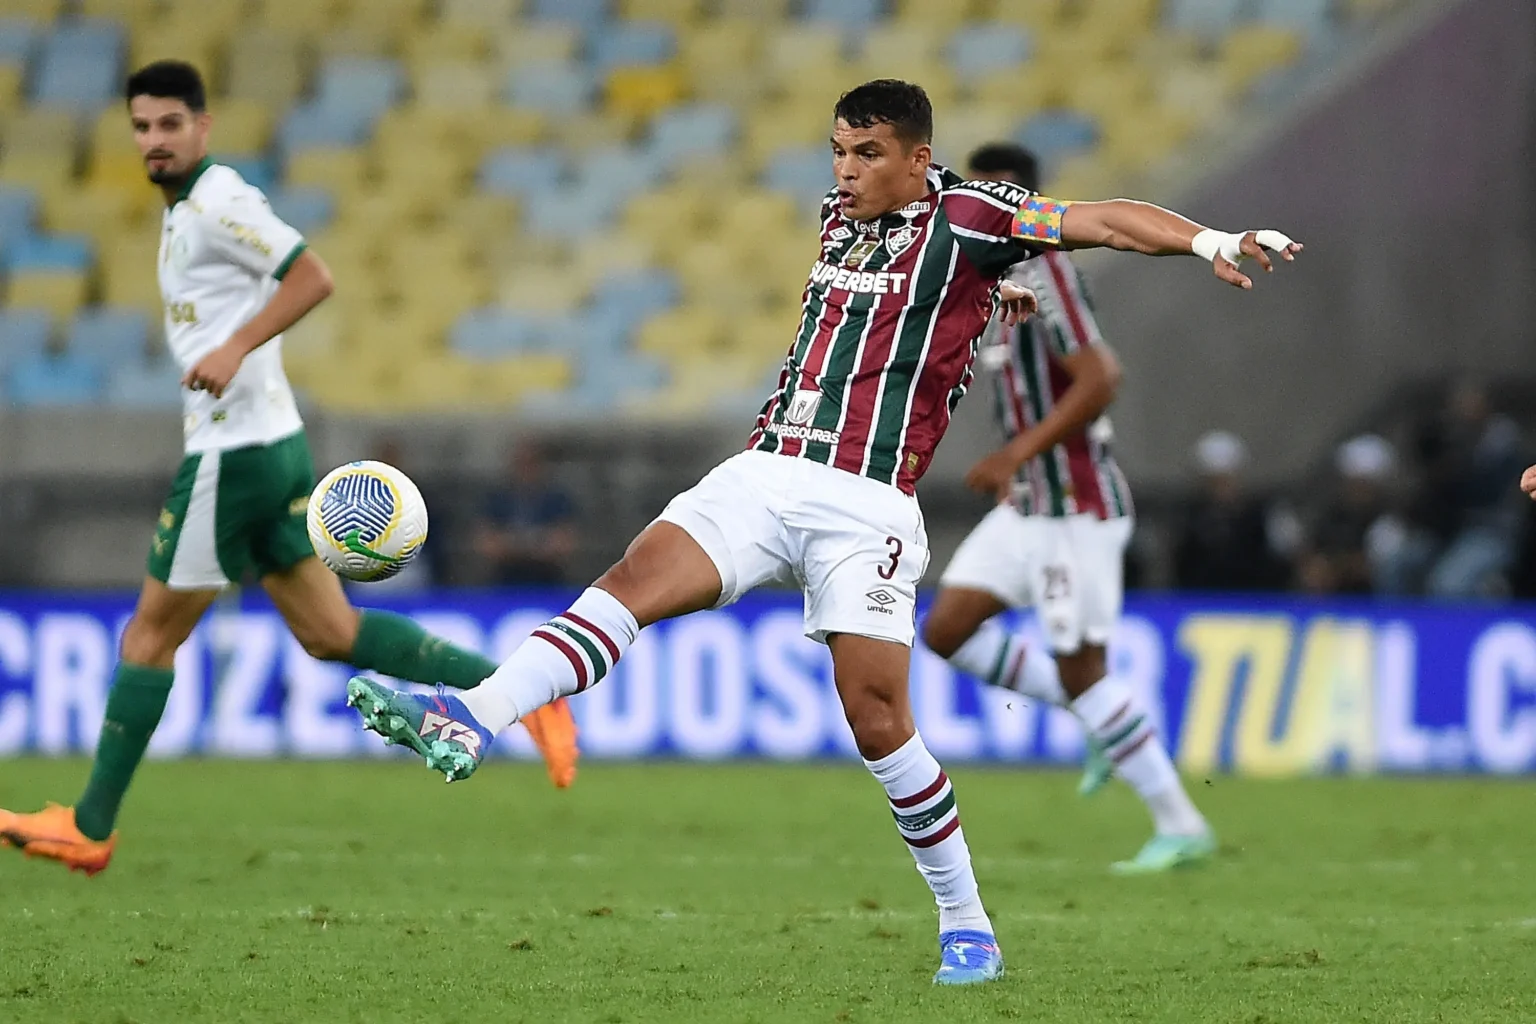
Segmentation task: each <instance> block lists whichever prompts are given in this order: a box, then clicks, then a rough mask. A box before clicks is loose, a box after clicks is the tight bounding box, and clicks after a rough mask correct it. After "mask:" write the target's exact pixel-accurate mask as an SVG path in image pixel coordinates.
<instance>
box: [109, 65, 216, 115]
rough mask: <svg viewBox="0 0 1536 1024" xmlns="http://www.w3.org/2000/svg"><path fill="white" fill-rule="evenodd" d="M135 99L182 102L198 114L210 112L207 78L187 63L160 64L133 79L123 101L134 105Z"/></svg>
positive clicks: (146, 69) (142, 69)
mask: <svg viewBox="0 0 1536 1024" xmlns="http://www.w3.org/2000/svg"><path fill="white" fill-rule="evenodd" d="M135 96H154V97H157V98H160V99H170V100H181V102H183V103H185V104H186V105H187V109H188V110H191V111H192V112H193V113H194V114H200V113H202V112H203V111H204V110H207V109H208V92H207V90H206V89H204V88H203V76H202V75H200V74H198V73H197V68H195V67H193V66H192V65H191V64H188V63H187V62H186V61H184V60H157V61H155V62H154V63H153V64H146V65H144V66H143V67H141V68H139V70H137V71H135V72H134V73H133V74H131V75H129V76H128V84H127V85H126V86H124V88H123V99H124V100H126V101H128V102H129V103H132V102H133V98H134V97H135Z"/></svg>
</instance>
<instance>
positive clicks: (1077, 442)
mask: <svg viewBox="0 0 1536 1024" xmlns="http://www.w3.org/2000/svg"><path fill="white" fill-rule="evenodd" d="M1008 277H1009V279H1010V280H1012V281H1014V282H1015V283H1017V284H1020V285H1023V286H1024V287H1025V288H1028V289H1029V290H1030V291H1032V292H1034V293H1035V298H1036V299H1037V300H1038V301H1039V303H1040V308H1039V311H1038V312H1037V313H1036V314H1035V315H1034V316H1032V317H1030V318H1029V319H1028V320H1026V321H1024V322H1023V323H1022V324H1019V325H1018V326H1017V327H1013V328H1007V327H1002V325H1000V324H999V325H997V327H996V328H995V331H996V335H995V339H996V340H995V341H992V340H989V342H988V348H987V352H986V356H985V357H984V359H983V363H984V365H990V366H995V367H996V368H997V371H998V372H997V376H996V378H995V380H996V384H997V412H998V418H999V419H1000V420H1001V421H1002V425H1003V430H1004V432H1005V433H1007V435H1008V436H1009V437H1014V436H1017V435H1018V434H1020V433H1022V432H1023V431H1025V430H1028V429H1029V428H1030V427H1033V426H1035V425H1036V424H1038V423H1039V422H1040V421H1041V420H1043V419H1044V418H1045V417H1046V416H1047V415H1048V414H1049V413H1050V411H1051V409H1052V408H1054V407H1055V405H1056V403H1057V402H1059V401H1060V400H1061V396H1062V395H1063V394H1065V393H1066V390H1067V388H1068V387H1070V386H1071V384H1072V378H1071V376H1070V375H1069V374H1068V373H1067V371H1066V369H1065V367H1064V366H1063V362H1062V360H1063V359H1064V358H1065V357H1067V356H1070V355H1071V354H1072V353H1074V352H1076V351H1078V350H1079V349H1082V348H1084V347H1086V346H1088V345H1102V344H1103V343H1104V338H1103V336H1102V335H1101V334H1100V333H1099V324H1098V321H1097V320H1096V319H1095V318H1094V315H1093V306H1092V304H1091V301H1090V299H1089V298H1088V290H1087V288H1086V286H1085V285H1084V283H1083V277H1082V274H1080V273H1079V272H1078V269H1077V267H1076V266H1074V265H1073V263H1072V260H1071V258H1070V257H1069V256H1067V254H1066V253H1064V252H1056V251H1049V252H1046V253H1044V254H1042V256H1041V257H1040V258H1039V259H1036V260H1030V261H1029V262H1027V263H1021V264H1019V266H1018V267H1016V268H1015V269H1014V271H1013V272H1012V273H1011V274H1009V275H1008ZM991 337H992V335H991V334H990V332H989V338H991ZM1113 436H1114V435H1113V430H1112V429H1111V427H1110V424H1109V418H1108V417H1107V416H1101V417H1099V419H1098V420H1096V421H1095V422H1093V423H1091V424H1089V425H1088V426H1087V427H1085V428H1084V429H1082V430H1079V431H1077V432H1076V433H1074V434H1072V435H1071V436H1069V437H1067V438H1066V439H1065V440H1064V441H1062V442H1061V443H1060V444H1058V445H1056V446H1054V447H1052V448H1050V449H1048V450H1047V451H1044V452H1042V453H1040V454H1039V455H1037V456H1036V457H1035V458H1033V459H1031V460H1029V461H1028V462H1026V463H1025V464H1024V465H1023V466H1021V467H1020V468H1019V475H1018V479H1017V480H1016V481H1015V484H1014V488H1013V495H1012V500H1013V503H1014V505H1015V507H1017V508H1018V510H1019V511H1020V512H1022V513H1023V514H1025V515H1042V516H1070V515H1079V514H1088V515H1093V516H1097V517H1098V518H1100V519H1112V518H1115V517H1117V516H1126V515H1130V514H1131V490H1130V488H1129V487H1128V486H1127V485H1126V482H1125V477H1124V475H1122V474H1121V472H1120V467H1119V466H1118V465H1117V464H1116V463H1115V459H1114V456H1113V455H1112V454H1111V453H1110V445H1111V442H1112V440H1113Z"/></svg>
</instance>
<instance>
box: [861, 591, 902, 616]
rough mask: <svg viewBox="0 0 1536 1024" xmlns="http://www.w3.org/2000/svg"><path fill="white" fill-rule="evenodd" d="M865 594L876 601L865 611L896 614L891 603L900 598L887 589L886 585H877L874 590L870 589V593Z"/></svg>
mask: <svg viewBox="0 0 1536 1024" xmlns="http://www.w3.org/2000/svg"><path fill="white" fill-rule="evenodd" d="M864 596H865V597H867V598H869V599H870V600H871V601H873V602H874V604H872V605H870V606H869V607H868V608H866V609H865V611H871V612H879V613H880V614H881V615H895V614H896V613H895V612H893V611H891V605H893V604H895V603H896V602H897V601H899V600H900V598H898V597H897V596H896V595H895V594H893V593H891V592H890V591H889V590H886V589H885V588H884V587H876V588H875V589H874V590H871V591H869V593H867V594H865V595H864Z"/></svg>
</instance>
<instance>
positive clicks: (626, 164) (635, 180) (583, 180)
mask: <svg viewBox="0 0 1536 1024" xmlns="http://www.w3.org/2000/svg"><path fill="white" fill-rule="evenodd" d="M665 171H666V165H665V164H664V162H663V161H662V160H661V159H660V157H659V155H658V154H657V153H655V152H654V151H653V150H652V149H646V148H639V147H635V146H625V145H612V146H599V147H597V148H596V149H594V150H592V151H591V152H590V153H587V154H585V155H584V156H583V157H582V158H581V162H580V163H579V164H578V165H577V166H576V184H577V185H578V187H580V188H582V189H585V190H604V189H605V190H607V191H609V192H611V193H613V194H614V195H615V196H619V197H621V198H629V197H630V196H633V195H635V194H637V193H639V192H644V191H646V190H647V189H650V188H654V187H655V186H656V185H657V184H658V183H660V181H661V179H662V176H663V174H664V173H665Z"/></svg>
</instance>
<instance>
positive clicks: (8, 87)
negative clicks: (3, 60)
mask: <svg viewBox="0 0 1536 1024" xmlns="http://www.w3.org/2000/svg"><path fill="white" fill-rule="evenodd" d="M21 83H22V67H21V65H20V64H0V138H4V136H5V131H4V125H5V122H6V121H7V120H8V119H9V118H10V116H11V115H12V114H14V113H16V111H18V110H20V109H21V106H22V102H23V97H22V92H21Z"/></svg>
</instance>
